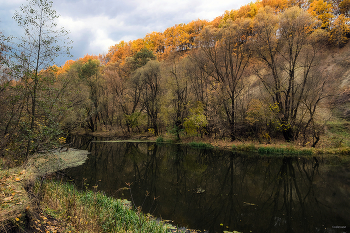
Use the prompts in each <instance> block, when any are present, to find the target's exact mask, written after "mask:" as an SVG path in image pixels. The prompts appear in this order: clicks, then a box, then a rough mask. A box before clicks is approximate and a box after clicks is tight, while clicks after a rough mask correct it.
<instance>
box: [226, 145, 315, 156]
mask: <svg viewBox="0 0 350 233" xmlns="http://www.w3.org/2000/svg"><path fill="white" fill-rule="evenodd" d="M232 150H233V151H244V152H254V153H259V154H261V155H288V156H289V155H312V154H313V153H314V151H313V150H312V149H299V148H294V147H292V146H289V147H285V146H283V145H282V146H279V147H278V146H259V145H254V144H251V143H249V144H244V143H243V144H238V145H232Z"/></svg>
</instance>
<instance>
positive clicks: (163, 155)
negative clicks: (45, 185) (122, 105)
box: [66, 142, 350, 232]
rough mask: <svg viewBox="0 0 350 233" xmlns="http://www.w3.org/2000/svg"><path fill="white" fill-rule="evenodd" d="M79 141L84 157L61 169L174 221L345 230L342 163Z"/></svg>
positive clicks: (252, 228) (348, 218) (197, 225)
mask: <svg viewBox="0 0 350 233" xmlns="http://www.w3.org/2000/svg"><path fill="white" fill-rule="evenodd" d="M86 147H87V148H88V149H89V150H90V151H91V155H90V157H89V159H88V161H87V162H86V163H85V164H84V165H82V166H80V167H77V168H73V169H69V170H67V171H66V172H67V174H68V176H70V177H73V178H74V180H75V183H76V184H77V185H78V186H80V187H84V186H86V185H89V187H92V186H93V185H98V190H102V191H104V192H105V193H107V194H108V195H111V196H114V197H116V198H127V199H129V200H133V202H134V204H135V206H138V207H139V206H141V207H142V210H143V211H144V212H150V213H152V214H154V215H155V216H158V217H162V218H163V219H172V220H174V224H178V225H180V226H186V227H189V228H194V229H200V230H209V232H222V231H224V230H228V231H233V230H235V231H240V232H346V231H347V230H349V227H350V203H349V197H350V188H349V187H350V172H349V169H348V168H349V167H348V166H344V165H342V166H340V165H330V164H327V161H325V160H323V159H320V158H295V157H286V158H269V157H260V156H248V155H244V156H243V155H239V154H234V153H232V152H229V151H218V150H199V149H192V148H189V147H185V146H181V145H171V144H159V145H157V144H153V143H103V142H98V143H86ZM128 185H130V189H128V187H129V186H128ZM345 226H346V227H347V228H345V229H344V227H345Z"/></svg>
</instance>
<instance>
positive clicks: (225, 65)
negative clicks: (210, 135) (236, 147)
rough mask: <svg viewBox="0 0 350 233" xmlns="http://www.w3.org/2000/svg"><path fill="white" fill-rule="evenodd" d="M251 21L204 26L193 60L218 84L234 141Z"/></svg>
mask: <svg viewBox="0 0 350 233" xmlns="http://www.w3.org/2000/svg"><path fill="white" fill-rule="evenodd" d="M250 35H251V20H250V19H238V20H236V21H231V20H229V21H227V23H226V24H225V25H224V26H223V27H222V28H221V29H215V28H212V27H206V28H205V29H204V30H203V31H202V33H201V35H200V39H199V40H198V46H199V48H200V53H199V54H198V55H197V58H195V60H196V62H197V64H198V65H199V67H200V68H201V69H202V70H203V71H204V72H206V73H207V74H208V75H209V76H212V77H213V78H214V79H215V81H216V82H218V83H219V84H220V85H219V86H220V90H219V92H220V93H221V94H222V100H221V101H222V106H223V109H224V112H225V115H226V120H227V122H228V125H229V129H230V136H231V139H232V140H235V138H236V136H235V121H236V109H235V107H236V99H237V95H239V94H240V84H241V81H242V78H243V76H244V72H245V68H246V67H247V65H248V62H249V60H250V57H251V53H250V50H249V37H250Z"/></svg>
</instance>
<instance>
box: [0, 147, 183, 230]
mask: <svg viewBox="0 0 350 233" xmlns="http://www.w3.org/2000/svg"><path fill="white" fill-rule="evenodd" d="M86 158H87V152H86V151H79V150H69V152H61V153H54V154H46V155H37V156H34V157H33V158H31V159H29V161H28V162H27V163H26V164H24V165H23V166H21V167H16V168H11V169H5V168H4V167H3V166H2V165H3V163H4V161H3V160H1V161H0V162H1V167H0V231H1V232H2V231H5V232H7V231H8V232H168V231H169V229H171V230H172V231H173V232H174V231H177V230H176V228H175V227H173V226H171V225H169V224H166V223H164V222H161V221H157V220H155V219H154V218H153V217H152V216H151V215H147V214H146V215H145V214H143V213H142V212H141V210H140V209H137V210H132V209H131V208H130V203H129V202H128V201H125V200H124V201H123V200H116V199H113V198H110V197H107V196H105V195H104V194H102V193H99V192H93V191H85V192H81V191H78V190H77V189H76V188H75V187H74V186H73V185H72V184H66V183H59V182H55V181H51V180H44V181H43V182H39V181H35V180H37V177H40V176H43V175H46V174H48V173H51V172H55V171H57V170H61V169H64V168H67V167H70V166H76V165H79V164H81V163H82V162H83V161H85V159H86ZM25 188H27V190H26V189H25ZM27 191H28V192H27Z"/></svg>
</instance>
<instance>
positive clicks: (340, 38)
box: [329, 14, 350, 48]
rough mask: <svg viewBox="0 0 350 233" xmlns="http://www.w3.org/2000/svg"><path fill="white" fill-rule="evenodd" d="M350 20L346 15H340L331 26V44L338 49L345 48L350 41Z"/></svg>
mask: <svg viewBox="0 0 350 233" xmlns="http://www.w3.org/2000/svg"><path fill="white" fill-rule="evenodd" d="M348 23H349V20H348V19H347V18H346V17H345V15H343V14H341V15H339V16H338V17H337V18H336V19H335V20H334V21H333V22H332V24H331V30H330V38H329V40H330V42H331V43H332V44H334V45H336V46H338V48H341V47H343V46H344V45H345V44H346V43H347V42H348V40H349V38H348V34H349V32H350V28H349V25H348Z"/></svg>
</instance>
